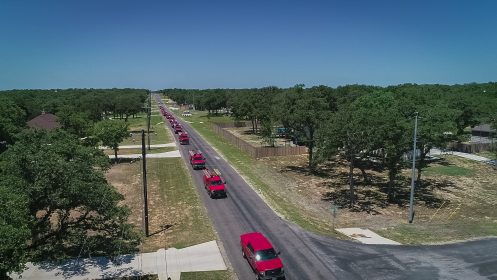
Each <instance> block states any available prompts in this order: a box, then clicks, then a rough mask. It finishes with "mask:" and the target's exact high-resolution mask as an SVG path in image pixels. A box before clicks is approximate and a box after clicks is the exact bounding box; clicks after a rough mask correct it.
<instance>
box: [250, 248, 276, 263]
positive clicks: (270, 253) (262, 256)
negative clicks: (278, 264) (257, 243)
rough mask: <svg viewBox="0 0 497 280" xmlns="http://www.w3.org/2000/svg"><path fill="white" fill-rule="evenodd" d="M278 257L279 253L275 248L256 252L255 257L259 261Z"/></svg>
mask: <svg viewBox="0 0 497 280" xmlns="http://www.w3.org/2000/svg"><path fill="white" fill-rule="evenodd" d="M277 257H278V255H276V251H275V250H274V249H273V248H271V249H266V250H260V251H257V253H256V254H255V259H256V260H258V261H265V260H272V259H275V258H277Z"/></svg>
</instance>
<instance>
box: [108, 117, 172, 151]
mask: <svg viewBox="0 0 497 280" xmlns="http://www.w3.org/2000/svg"><path fill="white" fill-rule="evenodd" d="M116 121H122V122H124V120H116ZM128 125H129V129H130V131H131V132H132V133H133V136H131V137H128V138H126V139H124V141H123V142H121V145H138V144H141V133H140V131H141V130H142V129H144V130H145V131H147V118H146V115H145V114H140V115H138V116H137V118H134V119H133V118H130V119H128ZM166 128H167V127H166V126H164V120H163V119H162V117H161V116H152V117H151V118H150V144H165V143H170V142H172V141H173V139H172V138H171V135H170V134H169V132H168V131H167V130H166ZM145 141H147V136H146V135H145Z"/></svg>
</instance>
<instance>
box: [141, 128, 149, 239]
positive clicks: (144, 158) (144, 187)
mask: <svg viewBox="0 0 497 280" xmlns="http://www.w3.org/2000/svg"><path fill="white" fill-rule="evenodd" d="M146 157H147V152H146V150H145V130H143V129H142V162H143V201H144V212H145V214H144V222H145V236H146V237H148V198H147V159H146Z"/></svg>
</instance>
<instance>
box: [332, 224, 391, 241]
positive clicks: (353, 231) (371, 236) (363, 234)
mask: <svg viewBox="0 0 497 280" xmlns="http://www.w3.org/2000/svg"><path fill="white" fill-rule="evenodd" d="M336 231H338V232H341V233H343V234H345V235H347V236H348V237H350V238H353V239H355V240H357V241H359V242H361V243H364V244H387V245H400V243H399V242H396V241H393V240H390V239H386V238H385V237H381V236H379V235H378V234H376V233H374V232H372V231H371V230H369V229H366V228H337V229H336Z"/></svg>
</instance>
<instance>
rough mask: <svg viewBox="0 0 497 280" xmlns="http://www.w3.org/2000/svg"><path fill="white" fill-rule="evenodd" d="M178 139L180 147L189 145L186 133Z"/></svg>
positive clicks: (181, 134)
mask: <svg viewBox="0 0 497 280" xmlns="http://www.w3.org/2000/svg"><path fill="white" fill-rule="evenodd" d="M178 139H179V143H180V144H181V145H188V144H190V137H188V133H186V132H182V133H180V134H179V137H178Z"/></svg>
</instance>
